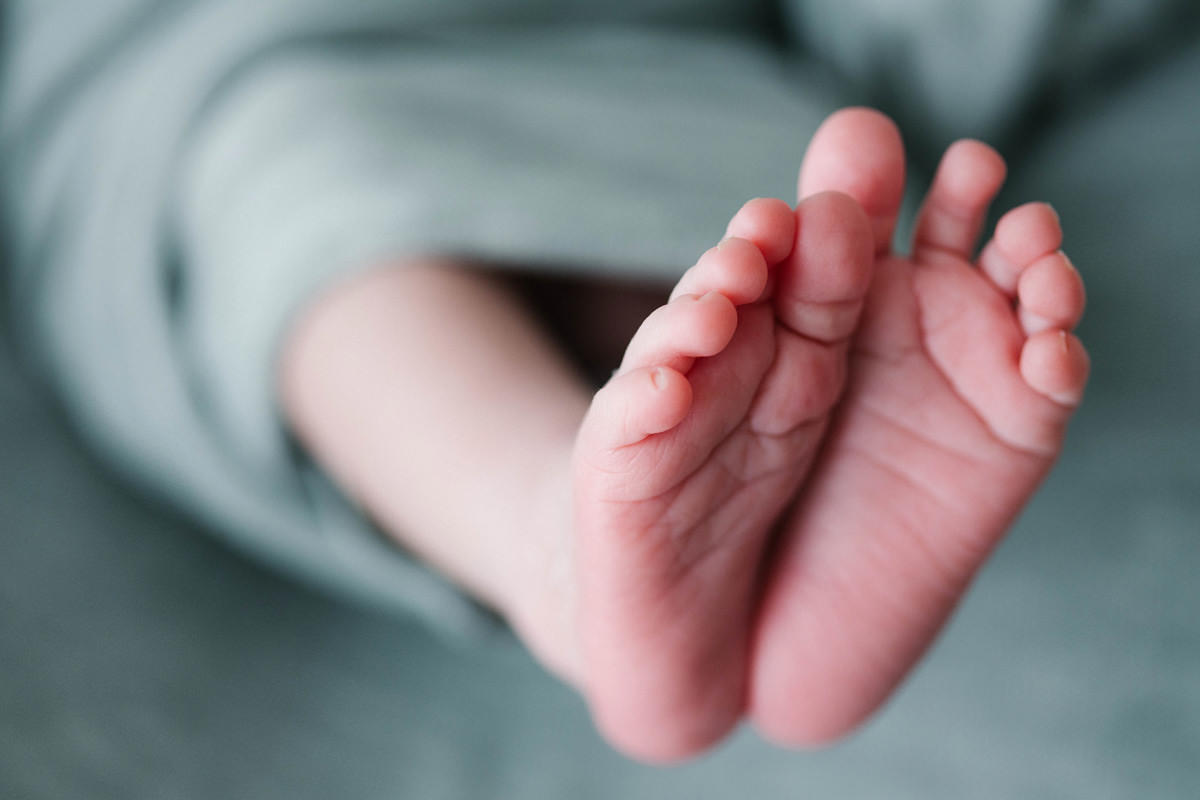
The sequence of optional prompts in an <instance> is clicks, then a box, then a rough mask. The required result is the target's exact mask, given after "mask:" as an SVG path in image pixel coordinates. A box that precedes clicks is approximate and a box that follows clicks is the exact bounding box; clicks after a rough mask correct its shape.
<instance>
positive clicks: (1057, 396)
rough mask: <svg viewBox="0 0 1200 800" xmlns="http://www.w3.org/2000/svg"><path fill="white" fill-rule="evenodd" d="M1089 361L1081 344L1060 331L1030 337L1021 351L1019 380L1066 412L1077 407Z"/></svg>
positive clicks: (1076, 339)
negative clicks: (1021, 379)
mask: <svg viewBox="0 0 1200 800" xmlns="http://www.w3.org/2000/svg"><path fill="white" fill-rule="evenodd" d="M1090 368H1091V360H1090V359H1089V358H1088V354H1087V351H1086V350H1085V349H1084V347H1083V343H1082V342H1080V341H1079V339H1078V338H1076V337H1075V336H1074V335H1073V334H1070V333H1067V332H1066V331H1063V330H1047V331H1042V332H1041V333H1036V334H1034V335H1033V336H1030V337H1029V339H1028V340H1026V342H1025V346H1024V347H1022V348H1021V376H1022V377H1023V378H1024V379H1025V382H1026V383H1028V384H1029V386H1030V387H1031V388H1032V389H1033V390H1034V391H1036V392H1037V393H1038V394H1040V395H1043V396H1044V397H1048V398H1050V399H1051V400H1053V401H1054V402H1055V403H1057V404H1059V405H1060V406H1064V407H1065V409H1064V410H1066V409H1072V408H1074V407H1075V406H1077V405H1079V401H1080V400H1081V399H1082V398H1083V389H1084V386H1085V385H1086V384H1087V377H1088V372H1089V370H1090Z"/></svg>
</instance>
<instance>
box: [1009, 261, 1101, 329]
mask: <svg viewBox="0 0 1200 800" xmlns="http://www.w3.org/2000/svg"><path fill="white" fill-rule="evenodd" d="M1017 298H1018V303H1019V304H1018V306H1017V315H1018V318H1019V319H1020V322H1021V327H1022V328H1023V329H1024V331H1025V335H1027V336H1031V335H1033V334H1035V333H1040V332H1041V331H1045V330H1050V329H1051V328H1060V329H1063V330H1071V329H1073V328H1074V327H1075V326H1076V325H1077V324H1079V319H1080V318H1081V317H1082V316H1083V308H1084V304H1085V302H1086V297H1085V291H1084V288H1083V279H1082V278H1081V277H1079V273H1078V272H1077V271H1076V270H1075V267H1074V266H1072V264H1071V262H1070V260H1068V259H1067V257H1066V255H1065V254H1063V253H1062V252H1061V251H1058V252H1055V253H1051V254H1050V255H1048V256H1042V257H1041V258H1039V259H1038V260H1037V261H1035V262H1033V263H1032V264H1031V265H1029V267H1027V268H1026V269H1025V270H1024V271H1023V272H1022V273H1021V277H1020V279H1019V280H1018V282H1017Z"/></svg>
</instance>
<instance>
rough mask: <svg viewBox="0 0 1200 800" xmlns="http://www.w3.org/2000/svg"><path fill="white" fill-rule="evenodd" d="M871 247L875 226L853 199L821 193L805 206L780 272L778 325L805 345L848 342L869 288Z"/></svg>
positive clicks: (803, 204)
mask: <svg viewBox="0 0 1200 800" xmlns="http://www.w3.org/2000/svg"><path fill="white" fill-rule="evenodd" d="M873 242H874V239H873V233H872V230H871V222H870V221H869V220H868V219H867V217H866V215H865V214H864V212H863V210H862V208H861V207H860V206H859V204H858V203H857V202H855V201H854V199H853V198H851V197H849V196H847V195H845V194H840V193H838V192H823V193H821V194H817V195H813V196H812V197H809V198H808V199H806V200H805V201H804V202H802V203H801V204H800V205H799V206H798V207H797V209H796V241H795V244H794V245H793V247H792V252H791V255H790V256H789V258H788V259H787V260H786V261H785V262H784V263H783V264H782V265H781V266H780V268H779V275H778V289H777V291H776V295H775V309H776V315H777V316H778V318H779V320H780V321H781V322H782V323H783V324H784V325H785V326H787V328H789V329H790V330H791V331H792V332H793V333H796V334H799V335H800V336H803V337H804V338H806V339H814V340H817V341H820V342H825V343H833V342H839V341H843V340H845V339H847V338H848V337H849V336H850V335H851V334H852V333H853V332H854V330H855V327H856V325H857V324H858V317H859V313H860V312H861V310H862V304H863V299H864V298H865V297H866V294H867V289H868V288H869V287H870V284H871V274H872V268H873V264H874V258H873V246H874V245H873Z"/></svg>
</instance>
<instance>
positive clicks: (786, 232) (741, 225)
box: [725, 197, 796, 264]
mask: <svg viewBox="0 0 1200 800" xmlns="http://www.w3.org/2000/svg"><path fill="white" fill-rule="evenodd" d="M795 233H796V217H795V215H794V214H793V213H792V208H791V206H789V205H788V204H787V203H785V202H783V201H782V200H778V199H776V198H770V197H758V198H755V199H754V200H751V201H749V202H748V203H746V205H744V206H742V208H741V210H740V211H738V213H736V214H734V216H733V219H732V220H730V222H729V227H728V229H726V231H725V235H726V236H736V237H738V238H741V239H746V240H748V241H751V242H753V243H754V244H755V246H756V247H758V249H759V251H761V252H762V254H763V258H765V259H766V261H767V263H768V264H778V263H779V262H780V261H782V260H783V259H784V257H785V256H787V254H788V253H789V252H791V249H792V239H793V238H794V237H795Z"/></svg>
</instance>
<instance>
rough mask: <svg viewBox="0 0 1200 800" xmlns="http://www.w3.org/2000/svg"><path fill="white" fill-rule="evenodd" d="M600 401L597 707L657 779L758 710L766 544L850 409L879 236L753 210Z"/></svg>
mask: <svg viewBox="0 0 1200 800" xmlns="http://www.w3.org/2000/svg"><path fill="white" fill-rule="evenodd" d="M727 234H728V238H726V239H725V240H724V241H723V242H722V244H720V245H718V246H717V247H716V248H714V249H712V250H709V251H708V252H707V253H705V254H704V255H703V256H701V258H700V260H699V262H698V263H697V264H696V266H694V267H692V268H691V269H690V270H689V271H688V272H687V273H686V274H685V275H684V276H683V278H682V279H681V280H680V282H679V285H678V286H677V287H676V290H675V291H674V292H673V293H672V299H671V301H670V302H669V303H668V304H667V305H665V306H663V307H661V308H660V309H658V310H657V311H655V312H654V313H652V314H651V315H650V316H649V317H648V318H647V319H646V321H645V323H644V324H643V325H642V327H641V328H640V329H639V331H638V332H637V334H636V335H635V336H634V337H633V340H632V341H631V342H630V344H629V347H628V350H627V352H626V355H625V359H624V361H623V363H622V365H621V367H620V369H619V370H618V372H617V374H616V375H615V376H614V377H613V379H612V380H611V381H610V382H609V383H608V385H606V386H605V387H604V388H603V389H601V390H600V392H599V393H597V395H596V397H595V399H594V401H593V403H592V407H591V409H590V411H589V412H588V415H587V417H586V419H585V421H584V423H583V426H582V428H581V430H580V434H579V437H578V440H577V444H576V452H575V458H574V482H575V529H576V540H575V541H576V548H577V550H576V556H577V564H578V569H577V575H578V580H579V598H578V601H579V615H578V620H579V626H580V631H579V632H580V641H581V646H582V658H581V659H580V663H581V664H582V668H583V682H584V685H585V691H586V693H587V695H588V698H589V701H590V703H591V705H592V709H593V712H594V715H595V718H596V721H597V724H598V725H599V727H600V728H601V730H602V731H603V732H604V733H605V734H606V735H607V737H608V738H609V740H610V741H611V742H613V744H615V745H616V746H617V747H619V748H620V749H622V750H624V751H625V752H626V753H628V754H630V755H633V756H635V757H638V758H641V759H644V760H648V761H670V760H674V759H678V758H682V757H686V756H689V755H694V754H695V753H697V752H699V751H700V750H702V749H704V748H705V747H707V746H709V745H711V744H712V743H714V742H716V741H717V740H719V739H720V738H722V737H723V736H724V735H725V734H727V733H728V732H729V731H730V729H731V728H732V727H733V726H734V725H735V724H736V723H737V722H738V720H739V719H740V718H741V717H742V714H743V711H744V709H745V697H746V691H747V678H748V674H749V666H750V665H749V662H748V660H747V656H748V654H749V634H750V631H751V630H752V629H753V626H752V619H753V614H754V611H755V607H756V604H757V600H758V594H759V584H760V577H761V573H762V566H763V565H762V561H763V557H764V553H765V551H766V548H767V544H768V540H769V534H770V533H771V530H772V528H773V526H774V524H775V522H776V520H777V519H778V518H779V516H780V515H781V513H782V512H783V510H784V508H785V506H786V505H787V504H788V503H789V502H790V501H791V499H792V498H793V497H794V496H795V494H796V491H797V490H798V489H799V487H800V484H801V482H802V480H803V479H804V477H805V475H806V473H807V471H808V468H809V466H810V465H811V464H812V461H813V459H814V457H815V454H816V450H817V445H818V444H819V442H820V439H821V437H822V435H823V433H824V431H825V428H826V423H827V420H828V414H829V410H830V409H831V408H832V407H833V405H834V403H835V402H836V400H837V398H838V396H839V395H840V392H841V389H842V386H843V383H844V376H845V369H844V367H845V359H846V353H847V350H848V341H849V337H850V335H851V334H852V333H853V331H854V328H855V325H856V322H857V318H858V314H859V311H860V309H861V307H862V302H863V299H864V297H865V296H866V292H867V289H868V286H869V283H870V272H871V263H872V252H871V247H872V238H871V231H870V228H869V226H868V223H867V220H866V218H865V217H864V215H863V213H862V211H861V210H860V209H859V207H858V205H857V204H856V203H854V202H853V201H852V200H851V199H850V198H848V197H846V196H845V195H840V194H831V193H826V194H820V195H816V196H814V197H811V198H809V199H808V200H806V201H805V202H804V203H802V204H801V205H800V206H799V207H798V208H797V209H796V210H792V209H791V208H789V207H788V206H787V205H786V204H785V203H783V202H782V201H778V200H752V201H750V202H749V203H747V204H746V205H745V206H744V207H743V208H742V210H741V211H739V212H738V214H737V215H736V216H735V217H734V219H733V221H732V222H731V223H730V225H729V229H728V231H727Z"/></svg>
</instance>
